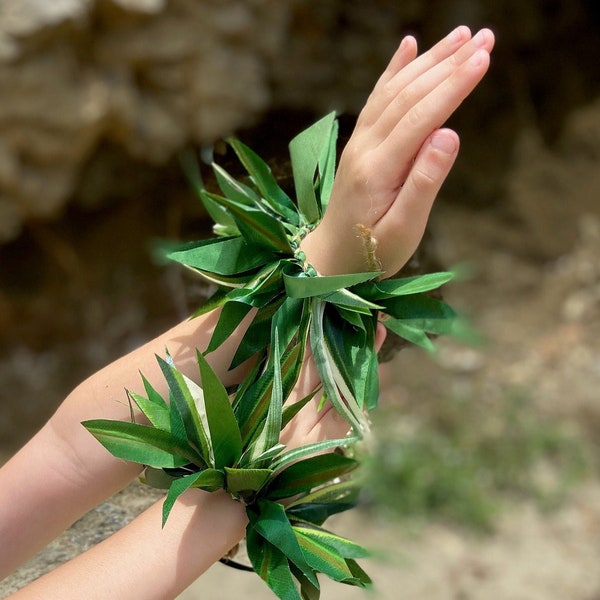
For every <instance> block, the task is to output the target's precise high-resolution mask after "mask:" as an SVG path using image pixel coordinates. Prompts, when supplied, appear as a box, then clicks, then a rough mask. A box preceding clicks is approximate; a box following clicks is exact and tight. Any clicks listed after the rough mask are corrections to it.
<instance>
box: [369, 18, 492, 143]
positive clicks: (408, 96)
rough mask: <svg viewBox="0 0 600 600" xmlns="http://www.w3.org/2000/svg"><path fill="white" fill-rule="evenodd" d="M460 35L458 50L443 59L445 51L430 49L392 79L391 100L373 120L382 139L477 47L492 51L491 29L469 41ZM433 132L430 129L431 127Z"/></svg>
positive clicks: (374, 133)
mask: <svg viewBox="0 0 600 600" xmlns="http://www.w3.org/2000/svg"><path fill="white" fill-rule="evenodd" d="M465 29H466V28H465ZM460 30H461V28H458V29H457V30H455V32H454V33H453V34H451V36H452V35H454V34H456V33H459V34H460ZM467 31H468V30H467ZM469 37H470V34H469ZM459 39H460V41H458V42H455V44H456V45H455V46H454V48H455V51H454V52H452V53H451V54H449V55H448V56H446V57H444V58H443V59H441V57H442V56H443V55H442V54H440V53H439V52H438V53H437V54H433V56H430V57H428V54H429V53H426V54H424V55H423V56H421V57H419V59H417V60H415V61H413V62H412V63H411V64H410V65H409V66H408V67H406V68H405V69H404V70H403V71H401V72H399V73H398V75H397V76H396V77H395V78H394V79H393V80H392V81H390V82H389V84H388V88H389V89H390V94H391V100H390V102H389V103H388V105H387V106H386V107H385V110H383V111H382V114H381V115H380V117H379V118H378V119H377V122H376V123H375V124H374V127H373V135H375V136H377V138H378V139H379V140H382V141H383V140H384V139H385V138H386V137H387V136H388V135H389V133H390V132H391V131H392V130H393V129H394V127H395V126H396V124H397V123H399V122H400V120H401V119H402V118H403V117H404V116H405V115H406V114H407V113H408V112H409V111H410V110H411V109H413V107H416V106H417V105H418V103H419V102H420V101H421V100H423V98H425V97H426V96H427V95H428V94H429V93H430V92H432V91H433V90H435V89H436V88H438V86H439V85H440V84H441V83H442V82H443V81H445V80H446V79H448V78H449V77H452V75H453V74H454V73H455V72H456V71H457V69H459V68H460V67H461V65H464V63H465V62H467V61H468V60H469V58H470V57H471V56H472V55H473V54H474V53H476V52H477V50H478V49H481V50H485V51H487V52H488V53H489V52H490V51H491V50H492V48H493V45H494V36H493V34H492V32H491V31H489V30H488V29H482V30H481V31H479V32H478V33H477V35H476V36H475V37H474V38H473V39H471V40H468V41H466V42H465V40H464V39H462V38H459ZM434 49H435V47H434ZM432 50H433V49H432ZM425 58H427V59H428V60H426V61H425V62H424V63H421V62H420V59H425ZM440 59H441V60H440ZM439 125H440V123H436V124H435V126H439ZM430 132H431V130H430V131H428V133H430Z"/></svg>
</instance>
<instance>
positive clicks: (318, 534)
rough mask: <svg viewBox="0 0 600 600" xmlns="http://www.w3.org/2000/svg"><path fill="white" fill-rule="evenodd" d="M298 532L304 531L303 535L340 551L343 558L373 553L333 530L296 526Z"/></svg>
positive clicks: (361, 556) (359, 556)
mask: <svg viewBox="0 0 600 600" xmlns="http://www.w3.org/2000/svg"><path fill="white" fill-rule="evenodd" d="M294 531H296V533H302V535H304V536H306V537H308V538H310V539H312V540H314V541H316V542H319V543H320V544H322V545H324V546H329V547H330V548H333V549H335V550H336V552H339V554H340V556H342V557H343V558H345V559H346V558H366V557H368V556H370V555H371V553H370V552H369V551H368V550H367V549H366V548H363V547H362V546H360V545H359V544H357V543H356V542H353V541H351V540H348V539H346V538H343V537H341V536H339V535H336V534H335V533H332V532H331V531H327V530H326V529H321V528H320V527H304V526H294Z"/></svg>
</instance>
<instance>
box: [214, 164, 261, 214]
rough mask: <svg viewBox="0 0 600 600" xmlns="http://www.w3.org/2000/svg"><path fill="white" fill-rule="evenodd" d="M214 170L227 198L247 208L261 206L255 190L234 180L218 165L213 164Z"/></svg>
mask: <svg viewBox="0 0 600 600" xmlns="http://www.w3.org/2000/svg"><path fill="white" fill-rule="evenodd" d="M212 168H213V171H214V174H215V178H216V180H217V183H218V184H219V187H220V188H221V191H222V192H223V195H224V196H225V197H226V198H230V199H231V200H234V201H235V202H238V203H239V204H245V205H246V206H254V207H257V206H258V205H259V203H260V198H259V197H258V196H257V195H256V193H255V192H254V190H252V189H251V188H250V187H248V186H247V185H244V184H243V183H241V182H240V181H238V180H237V179H234V178H233V177H232V176H231V175H230V174H229V173H228V172H227V171H226V170H225V169H223V168H222V167H220V166H219V165H217V164H216V163H213V164H212Z"/></svg>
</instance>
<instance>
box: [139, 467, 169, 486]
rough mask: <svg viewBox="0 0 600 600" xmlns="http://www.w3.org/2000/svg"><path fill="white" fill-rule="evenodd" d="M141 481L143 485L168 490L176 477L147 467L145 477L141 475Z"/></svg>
mask: <svg viewBox="0 0 600 600" xmlns="http://www.w3.org/2000/svg"><path fill="white" fill-rule="evenodd" d="M139 479H140V481H141V482H142V483H144V484H146V485H149V486H150V487H153V488H156V489H159V490H168V489H169V487H171V484H172V483H173V480H174V479H175V477H173V476H171V475H169V474H168V473H167V472H166V471H165V470H164V469H157V468H155V467H146V468H145V469H144V473H143V475H141V476H140V478H139Z"/></svg>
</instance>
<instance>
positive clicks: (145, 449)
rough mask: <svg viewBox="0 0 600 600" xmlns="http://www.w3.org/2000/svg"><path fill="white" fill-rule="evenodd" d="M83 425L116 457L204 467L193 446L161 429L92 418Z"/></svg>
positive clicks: (160, 465) (161, 464) (154, 464)
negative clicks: (192, 464) (182, 442)
mask: <svg viewBox="0 0 600 600" xmlns="http://www.w3.org/2000/svg"><path fill="white" fill-rule="evenodd" d="M82 425H83V426H84V427H85V428H86V429H87V430H88V431H89V432H90V433H91V434H92V435H93V436H94V437H95V438H96V439H97V440H98V441H99V442H100V443H101V444H102V445H103V446H104V447H105V448H106V449H107V450H108V451H109V452H110V453H111V454H112V455H113V456H116V457H117V458H122V459H124V460H129V461H132V462H135V463H139V464H141V465H149V466H151V467H157V468H163V467H168V468H174V467H181V466H183V465H185V464H187V463H189V462H193V463H195V464H197V465H199V466H204V461H203V460H202V458H201V457H200V456H199V455H198V453H197V452H196V451H195V450H194V449H193V448H191V447H189V446H185V445H183V444H181V442H180V440H178V439H176V438H175V437H174V436H173V435H171V434H170V433H169V432H167V431H163V430H162V429H156V428H155V427H150V426H148V425H139V424H137V423H127V422H124V421H112V420H108V419H92V420H90V421H84V422H83V423H82Z"/></svg>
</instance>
